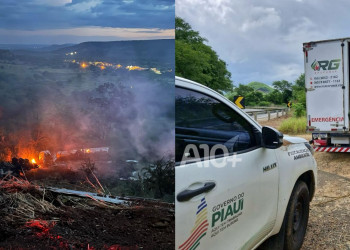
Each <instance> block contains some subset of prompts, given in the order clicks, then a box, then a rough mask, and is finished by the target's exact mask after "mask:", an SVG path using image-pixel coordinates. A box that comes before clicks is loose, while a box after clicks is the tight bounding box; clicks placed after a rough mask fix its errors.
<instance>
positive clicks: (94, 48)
mask: <svg viewBox="0 0 350 250" xmlns="http://www.w3.org/2000/svg"><path fill="white" fill-rule="evenodd" d="M174 50H175V40H174V39H160V40H140V41H139V40H137V41H113V42H84V43H80V44H77V45H73V46H68V47H64V48H61V49H58V50H55V51H54V52H55V53H60V54H66V53H71V52H77V53H76V54H74V59H76V60H87V61H92V60H94V61H99V60H100V61H106V62H111V63H121V64H129V65H130V64H134V65H141V66H152V65H164V64H169V62H171V64H175V61H174ZM147 64H148V65H147Z"/></svg>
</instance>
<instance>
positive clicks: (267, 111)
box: [246, 107, 290, 121]
mask: <svg viewBox="0 0 350 250" xmlns="http://www.w3.org/2000/svg"><path fill="white" fill-rule="evenodd" d="M251 109H253V108H251ZM257 109H260V110H259V111H246V113H247V114H248V115H250V116H253V117H254V120H255V121H257V120H258V115H259V114H267V120H268V121H269V120H271V114H272V113H276V115H277V117H276V118H279V117H280V116H279V113H282V114H281V116H284V115H287V114H288V113H289V111H290V109H289V108H261V107H260V108H257Z"/></svg>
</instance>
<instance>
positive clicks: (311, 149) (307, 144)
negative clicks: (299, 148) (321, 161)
mask: <svg viewBox="0 0 350 250" xmlns="http://www.w3.org/2000/svg"><path fill="white" fill-rule="evenodd" d="M305 146H306V147H307V148H308V149H309V150H310V152H311V154H312V155H314V153H315V150H314V148H313V147H312V146H311V145H310V144H309V143H308V142H305Z"/></svg>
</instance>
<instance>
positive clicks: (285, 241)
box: [175, 77, 317, 250]
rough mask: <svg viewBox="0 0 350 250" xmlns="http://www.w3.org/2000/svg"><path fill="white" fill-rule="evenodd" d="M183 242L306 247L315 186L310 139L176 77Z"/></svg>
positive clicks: (179, 239) (186, 245) (182, 245)
mask: <svg viewBox="0 0 350 250" xmlns="http://www.w3.org/2000/svg"><path fill="white" fill-rule="evenodd" d="M175 84H176V92H175V96H176V99H175V103H176V124H175V126H176V149H175V154H176V156H175V158H176V168H175V177H176V185H175V186H176V187H175V194H176V201H175V211H176V212H175V213H176V218H175V220H176V229H175V230H176V249H191V250H193V249H254V248H257V247H258V246H260V247H261V248H265V249H299V248H300V247H301V246H302V243H303V239H304V236H305V232H306V227H307V223H308V217H309V203H310V201H311V200H312V198H313V195H314V193H315V186H316V178H317V167H316V162H315V159H314V157H313V149H312V147H311V146H310V145H309V143H308V142H307V141H306V140H304V139H302V138H296V137H289V136H284V137H283V135H282V134H281V133H280V132H278V131H277V130H275V129H273V128H270V127H263V128H262V127H261V126H260V125H259V124H258V123H257V122H255V121H254V120H253V119H251V117H250V116H249V115H247V114H246V113H245V112H243V111H242V110H240V109H239V108H238V107H237V106H236V105H234V104H233V103H232V102H230V101H229V100H227V99H226V98H225V97H223V96H222V95H220V94H218V93H217V92H215V91H213V90H211V89H209V88H207V87H205V86H203V85H200V84H198V83H196V82H193V81H189V80H186V79H183V78H179V77H177V78H176V79H175Z"/></svg>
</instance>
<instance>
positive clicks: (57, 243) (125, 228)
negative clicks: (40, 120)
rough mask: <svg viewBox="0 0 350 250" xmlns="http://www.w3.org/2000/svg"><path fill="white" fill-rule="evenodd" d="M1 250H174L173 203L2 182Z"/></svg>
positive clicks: (0, 205)
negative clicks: (119, 200) (115, 200)
mask: <svg viewBox="0 0 350 250" xmlns="http://www.w3.org/2000/svg"><path fill="white" fill-rule="evenodd" d="M0 218H1V219H0V249H110V250H116V249H130V250H131V249H172V248H173V246H174V244H175V232H174V229H175V210H174V205H173V204H169V203H162V202H158V201H148V200H133V201H128V202H127V203H126V204H123V205H121V204H119V205H115V204H111V203H105V202H100V201H97V200H96V201H95V200H92V199H90V198H79V197H72V196H66V195H58V194H55V193H51V192H49V191H46V192H43V191H42V190H38V189H37V187H35V186H34V187H33V186H32V185H31V184H30V183H27V182H25V181H22V182H21V183H20V184H18V183H16V181H13V182H1V183H0Z"/></svg>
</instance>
